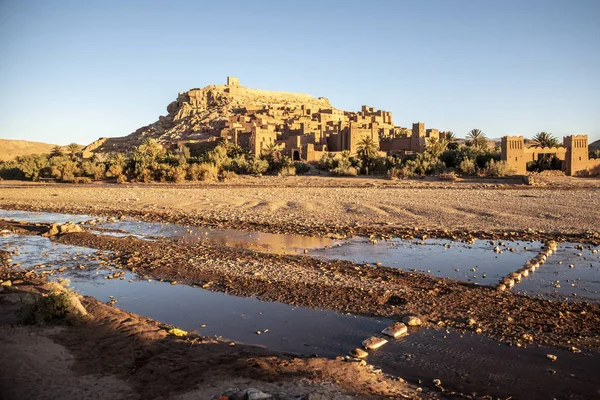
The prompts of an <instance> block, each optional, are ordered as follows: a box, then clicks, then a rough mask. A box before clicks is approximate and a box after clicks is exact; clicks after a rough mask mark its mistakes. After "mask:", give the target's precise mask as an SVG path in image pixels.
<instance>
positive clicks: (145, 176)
mask: <svg viewBox="0 0 600 400" xmlns="http://www.w3.org/2000/svg"><path fill="white" fill-rule="evenodd" d="M135 178H136V180H137V181H138V182H144V183H148V182H152V181H153V180H154V177H153V176H152V171H150V169H149V168H141V169H140V170H138V173H137V174H136V177H135Z"/></svg>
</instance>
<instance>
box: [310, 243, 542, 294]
mask: <svg viewBox="0 0 600 400" xmlns="http://www.w3.org/2000/svg"><path fill="white" fill-rule="evenodd" d="M500 243H503V245H502V244H500ZM497 246H498V247H499V248H500V249H501V251H502V252H501V253H496V252H494V248H495V247H497ZM541 248H542V244H541V243H540V242H509V241H502V242H495V244H491V243H490V241H487V240H478V241H476V242H475V243H474V244H467V243H463V242H452V241H449V240H434V239H427V240H425V241H413V242H410V241H405V240H400V239H394V240H388V241H385V242H380V243H378V244H375V245H374V244H371V243H370V242H369V241H368V240H367V239H351V240H349V241H347V242H345V243H343V244H342V245H341V246H334V247H332V248H324V249H317V250H313V251H310V252H309V255H311V256H315V257H321V258H324V259H340V260H350V261H354V262H357V263H372V264H373V263H376V262H380V263H382V264H383V265H384V266H388V267H394V268H401V269H403V270H406V271H419V272H424V273H430V274H432V275H434V276H437V277H440V278H452V279H457V280H461V281H468V282H474V283H478V284H486V285H488V284H496V283H498V280H499V279H501V278H503V277H504V276H506V275H508V274H509V273H511V272H514V271H516V270H517V269H519V268H521V267H522V266H523V264H524V263H525V262H526V261H528V260H530V259H532V258H533V257H535V256H536V255H537V253H538V252H539V251H540V249H541ZM510 249H513V252H511V251H510Z"/></svg>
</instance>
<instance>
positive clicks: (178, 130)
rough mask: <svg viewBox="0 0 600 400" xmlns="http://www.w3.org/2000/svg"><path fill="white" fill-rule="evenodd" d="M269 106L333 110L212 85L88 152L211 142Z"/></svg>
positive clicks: (310, 100)
mask: <svg viewBox="0 0 600 400" xmlns="http://www.w3.org/2000/svg"><path fill="white" fill-rule="evenodd" d="M265 105H271V106H273V105H277V106H284V107H290V108H298V109H299V108H301V107H302V106H305V107H306V108H308V109H312V110H315V111H316V110H319V109H332V108H333V107H332V106H331V104H330V103H329V100H327V99H326V98H323V97H319V98H315V97H312V96H310V95H307V94H299V93H286V92H272V91H267V90H258V89H252V88H247V87H244V86H227V85H210V86H207V87H205V88H202V89H190V90H189V91H187V92H182V93H179V95H178V97H177V100H175V101H173V102H172V103H170V104H169V105H168V106H167V113H168V114H167V115H166V116H160V117H159V118H158V121H156V122H154V123H153V124H150V125H147V126H144V127H142V128H140V129H138V130H136V131H135V132H133V133H131V134H130V135H128V136H124V137H117V138H100V139H99V140H97V141H95V142H94V143H92V144H90V145H88V147H87V148H85V149H84V152H86V153H87V154H89V153H91V152H94V153H109V152H112V151H126V150H129V149H131V148H132V147H133V146H137V145H139V144H140V143H141V142H142V141H143V140H144V139H145V138H153V139H156V140H158V141H159V142H161V143H167V144H173V143H176V142H177V141H179V140H198V141H203V140H209V139H210V138H212V137H214V136H215V135H218V134H219V132H220V131H221V129H223V128H224V127H225V123H226V122H227V121H228V119H229V117H230V116H232V115H236V114H243V113H246V112H247V111H248V110H252V109H254V108H261V107H262V106H265Z"/></svg>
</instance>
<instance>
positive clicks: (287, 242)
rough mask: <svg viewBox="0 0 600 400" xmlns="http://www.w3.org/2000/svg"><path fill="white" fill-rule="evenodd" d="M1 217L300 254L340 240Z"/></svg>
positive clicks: (0, 213)
mask: <svg viewBox="0 0 600 400" xmlns="http://www.w3.org/2000/svg"><path fill="white" fill-rule="evenodd" d="M0 219H5V220H12V221H23V222H30V223H53V222H59V223H65V222H69V221H70V222H75V223H83V222H86V221H90V220H92V219H96V220H104V222H99V223H95V224H94V225H87V226H86V227H87V228H88V229H89V230H90V231H92V232H93V233H96V234H99V233H101V234H104V235H112V236H134V237H137V238H142V239H152V238H156V237H166V238H179V239H183V240H187V241H192V242H198V241H200V242H203V241H208V242H213V243H217V244H220V245H225V246H229V247H239V248H245V249H249V250H254V251H260V252H265V253H273V254H301V253H304V251H305V250H311V249H316V248H321V247H325V246H332V245H335V244H337V243H339V241H334V240H332V239H329V238H319V237H310V236H301V235H283V234H274V233H262V232H250V231H239V230H235V229H210V228H199V227H193V226H182V225H177V224H171V223H161V222H144V221H137V220H134V219H131V218H126V219H124V220H120V221H116V222H108V221H106V219H105V218H95V217H93V216H90V215H76V214H73V215H70V214H59V213H46V212H29V211H12V210H0ZM94 228H103V229H108V230H109V231H101V230H99V229H94Z"/></svg>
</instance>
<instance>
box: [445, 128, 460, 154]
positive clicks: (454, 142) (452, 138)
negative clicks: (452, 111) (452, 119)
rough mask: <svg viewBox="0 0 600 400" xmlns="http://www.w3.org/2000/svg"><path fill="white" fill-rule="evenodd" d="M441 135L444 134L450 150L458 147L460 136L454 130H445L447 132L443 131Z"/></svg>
mask: <svg viewBox="0 0 600 400" xmlns="http://www.w3.org/2000/svg"><path fill="white" fill-rule="evenodd" d="M441 136H442V139H444V140H445V141H446V143H448V148H449V149H450V150H456V149H458V138H457V137H456V135H455V134H454V132H452V131H445V132H442V135H441Z"/></svg>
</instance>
